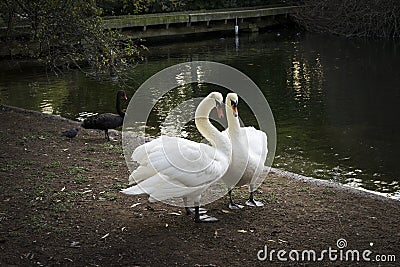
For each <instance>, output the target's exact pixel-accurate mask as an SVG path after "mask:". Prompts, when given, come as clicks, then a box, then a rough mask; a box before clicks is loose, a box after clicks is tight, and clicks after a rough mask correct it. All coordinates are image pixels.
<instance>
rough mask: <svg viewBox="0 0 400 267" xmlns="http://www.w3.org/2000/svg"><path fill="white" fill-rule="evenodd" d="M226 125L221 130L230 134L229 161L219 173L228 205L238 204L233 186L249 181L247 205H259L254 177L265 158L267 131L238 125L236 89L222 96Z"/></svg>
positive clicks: (258, 174) (260, 169)
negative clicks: (223, 129) (226, 168)
mask: <svg viewBox="0 0 400 267" xmlns="http://www.w3.org/2000/svg"><path fill="white" fill-rule="evenodd" d="M225 104H226V116H227V119H228V129H226V130H225V131H224V132H223V134H224V135H225V136H227V137H229V138H230V142H231V144H232V161H231V164H230V166H229V168H228V171H227V172H226V173H225V175H224V176H223V177H222V180H223V181H224V183H225V184H226V185H227V186H228V188H229V189H231V190H230V191H229V197H230V205H229V207H230V208H233V209H235V208H241V207H243V206H241V205H238V204H235V203H234V202H233V200H232V197H231V191H232V188H233V187H234V186H242V185H246V184H248V185H249V189H250V197H249V200H248V201H247V202H246V204H247V205H249V206H262V205H263V204H262V203H261V202H260V201H256V200H254V190H255V185H256V184H257V179H258V178H259V177H260V175H261V174H262V172H263V170H264V164H265V161H266V159H267V154H268V149H267V135H266V134H265V133H264V132H263V131H260V130H256V129H255V128H253V127H241V126H240V123H239V118H238V112H237V104H238V97H237V94H235V93H229V94H228V95H227V97H226V100H225Z"/></svg>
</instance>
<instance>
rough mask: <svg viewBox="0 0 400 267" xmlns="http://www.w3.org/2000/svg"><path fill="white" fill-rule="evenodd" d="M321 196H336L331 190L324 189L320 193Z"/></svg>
mask: <svg viewBox="0 0 400 267" xmlns="http://www.w3.org/2000/svg"><path fill="white" fill-rule="evenodd" d="M322 194H324V195H336V191H334V190H332V189H324V191H322Z"/></svg>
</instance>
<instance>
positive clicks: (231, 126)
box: [225, 99, 240, 132]
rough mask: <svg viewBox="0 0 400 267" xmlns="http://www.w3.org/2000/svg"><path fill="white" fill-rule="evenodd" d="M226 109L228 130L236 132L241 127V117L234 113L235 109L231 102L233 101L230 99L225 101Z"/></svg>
mask: <svg viewBox="0 0 400 267" xmlns="http://www.w3.org/2000/svg"><path fill="white" fill-rule="evenodd" d="M225 102H226V104H225V111H226V119H227V121H228V131H229V132H235V131H238V130H239V129H240V123H239V117H235V116H234V115H233V111H232V108H231V106H230V105H229V103H230V102H231V100H230V99H228V100H227V101H225Z"/></svg>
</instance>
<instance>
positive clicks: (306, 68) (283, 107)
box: [0, 33, 400, 192]
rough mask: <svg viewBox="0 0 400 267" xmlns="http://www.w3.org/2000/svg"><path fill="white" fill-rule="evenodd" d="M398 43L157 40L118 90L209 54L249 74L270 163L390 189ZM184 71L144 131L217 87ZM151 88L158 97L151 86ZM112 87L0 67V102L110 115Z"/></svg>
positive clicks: (269, 36)
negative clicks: (266, 119) (261, 102)
mask: <svg viewBox="0 0 400 267" xmlns="http://www.w3.org/2000/svg"><path fill="white" fill-rule="evenodd" d="M397 46H398V45H396V44H393V43H385V44H382V43H379V42H364V41H356V40H347V39H339V38H336V37H321V36H318V35H306V36H300V37H299V36H298V35H297V34H296V33H282V34H280V36H279V37H278V36H277V35H275V34H274V33H266V34H258V35H257V34H255V35H248V36H246V35H243V36H241V37H240V46H236V45H235V40H234V38H231V37H225V38H223V39H219V40H218V41H216V40H215V39H211V40H205V41H204V40H202V41H199V40H197V41H193V42H186V43H178V44H174V45H160V46H156V47H150V51H151V54H150V55H149V56H148V58H147V61H146V63H144V64H140V65H139V66H137V67H136V68H135V69H133V70H132V71H131V72H130V73H129V76H130V77H131V81H130V82H129V83H130V86H131V87H130V88H128V89H127V94H128V96H132V95H133V94H134V90H135V88H137V87H138V86H139V85H140V84H141V83H142V82H144V81H145V80H146V79H147V78H149V77H150V76H151V75H153V74H155V73H157V72H158V71H160V70H162V69H164V68H165V67H168V66H172V65H174V64H177V63H182V62H185V61H190V60H211V61H217V62H221V63H225V64H228V65H230V66H232V67H235V68H237V69H239V70H241V71H242V72H243V73H245V74H246V75H248V76H249V77H250V78H251V79H253V81H254V82H255V83H256V84H257V85H258V86H259V87H260V88H261V90H262V91H263V93H264V95H265V97H266V98H267V100H268V101H269V104H270V106H271V109H272V111H273V112H274V116H275V121H276V124H277V134H278V143H277V152H276V158H275V162H274V165H275V167H278V168H282V169H285V170H288V171H293V172H296V173H300V174H303V175H308V176H313V177H317V178H323V179H332V180H336V181H340V182H342V183H346V184H349V185H351V186H362V187H365V188H368V189H372V190H377V191H380V192H398V191H400V186H399V180H400V166H399V165H398V163H397V161H398V158H399V151H400V149H399V148H400V141H399V123H398V122H399V120H398V118H397V114H399V112H398V107H399V106H400V105H399V104H400V100H399V99H400V93H399V92H400V90H398V89H397V88H396V86H397V85H398V84H400V80H399V79H400V78H399V75H398V73H399V66H398V65H396V64H395V59H396V57H397V58H398V55H397V48H398V47H397ZM3 68H4V66H3ZM192 71H193V73H191V72H187V73H181V74H180V75H177V76H176V77H175V79H176V81H177V83H178V84H181V85H182V86H180V87H178V88H176V89H175V90H173V91H171V92H169V93H168V94H166V95H165V96H164V97H163V98H162V99H160V101H158V102H157V103H156V105H155V106H154V108H153V111H152V113H151V114H150V117H149V120H150V121H149V123H148V125H147V127H146V132H147V133H148V134H149V135H153V136H154V135H157V134H160V133H163V134H168V133H176V129H175V128H174V126H173V122H175V123H176V122H177V121H178V122H179V121H184V119H183V117H180V116H179V112H177V113H176V114H175V115H174V117H167V116H168V114H169V112H170V111H171V110H173V109H174V108H177V110H178V111H179V110H182V107H179V105H180V104H181V103H182V102H184V101H187V100H189V99H192V98H195V97H204V96H205V95H206V94H208V93H209V92H210V91H214V90H216V87H215V86H212V85H207V84H196V85H187V84H186V81H185V80H186V79H187V77H188V75H197V77H201V75H203V70H201V69H197V70H192ZM18 72H19V73H18ZM189 77H190V76H189ZM152 90H154V92H153V93H154V94H155V95H157V94H156V92H157V88H152ZM218 90H222V89H221V88H218ZM116 91H117V89H116V88H114V86H113V85H112V84H110V83H100V84H99V83H98V82H96V81H92V80H90V79H88V78H86V77H84V76H83V75H81V74H79V73H71V74H69V75H68V76H66V77H63V78H61V77H53V76H51V75H45V74H43V73H40V72H38V71H37V69H30V70H28V71H25V72H23V71H15V69H14V70H12V69H10V70H5V71H2V72H1V74H0V100H1V101H2V103H6V104H11V105H16V106H20V107H24V108H29V109H35V110H40V111H43V112H48V113H50V112H52V113H54V114H59V115H62V116H65V117H69V118H72V119H78V120H82V119H83V118H85V117H87V116H90V115H92V114H96V113H102V112H114V113H115V96H114V95H115V93H116ZM226 92H227V91H226V90H225V91H223V90H222V93H223V94H226ZM124 106H125V107H126V103H125V104H124ZM239 109H240V116H241V119H243V121H244V123H245V124H246V125H254V124H255V121H256V120H255V118H254V116H252V115H251V112H250V109H249V108H248V107H246V106H245V105H244V103H240V104H239ZM166 119H167V121H166V122H165V123H164V125H162V123H163V122H164V121H165V120H166ZM181 126H182V125H181ZM181 135H182V136H183V137H187V138H190V139H193V140H198V139H199V138H200V137H199V135H198V132H197V130H196V128H195V126H194V123H193V121H191V122H189V123H187V124H185V125H183V126H182V131H181Z"/></svg>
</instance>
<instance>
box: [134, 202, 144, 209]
mask: <svg viewBox="0 0 400 267" xmlns="http://www.w3.org/2000/svg"><path fill="white" fill-rule="evenodd" d="M140 204H142V203H140V202H138V203H135V204H133V205H132V206H131V208H134V207H136V206H139V205H140Z"/></svg>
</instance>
